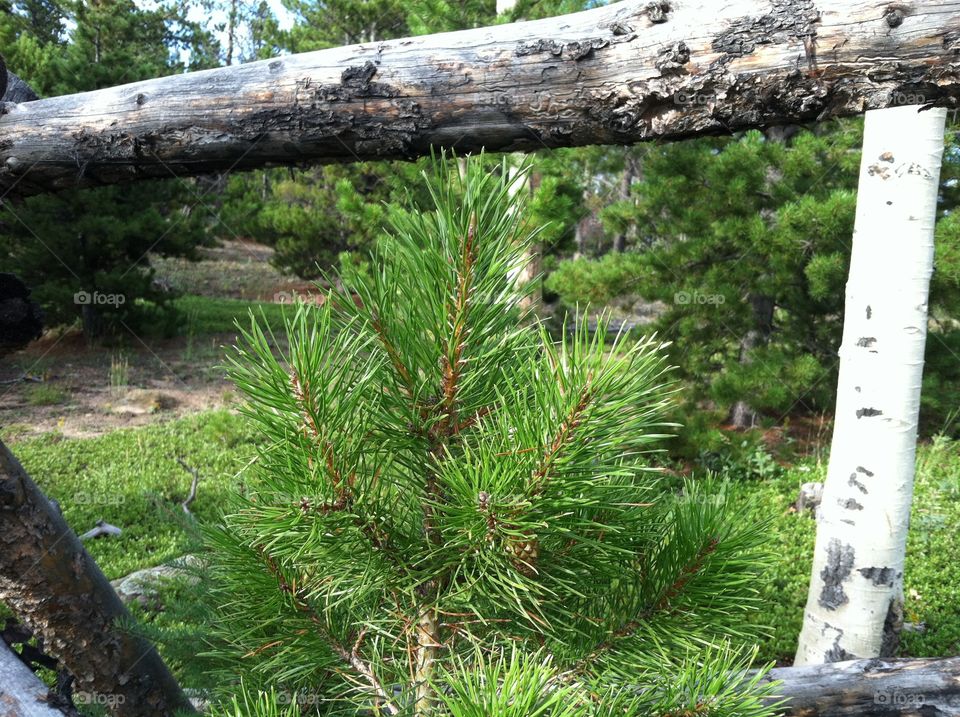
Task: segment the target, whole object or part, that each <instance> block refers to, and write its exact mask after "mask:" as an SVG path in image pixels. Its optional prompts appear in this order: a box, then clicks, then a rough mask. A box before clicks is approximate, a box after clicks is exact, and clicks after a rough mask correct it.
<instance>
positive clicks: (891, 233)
mask: <svg viewBox="0 0 960 717" xmlns="http://www.w3.org/2000/svg"><path fill="white" fill-rule="evenodd" d="M917 109H918V108H917V107H898V108H894V109H885V110H880V111H877V112H868V113H867V117H866V121H865V124H864V138H863V156H862V159H861V164H860V178H859V188H858V192H857V214H856V219H855V222H854V230H853V249H852V253H851V256H850V276H849V279H848V280H847V291H846V304H845V309H844V319H843V339H842V344H841V346H840V375H839V379H838V382H837V408H836V413H835V419H834V428H833V441H832V444H831V448H830V463H829V465H828V468H827V478H826V481H825V482H824V488H823V502H822V503H821V505H820V513H819V518H818V523H817V540H816V546H815V548H814V557H813V571H812V576H811V581H810V592H809V595H808V597H807V606H806V610H805V611H804V622H803V629H802V631H801V634H800V644H799V647H798V648H797V658H796V662H797V664H801V665H803V664H814V663H819V662H839V661H842V660H850V659H854V658H862V657H877V656H884V655H892V654H895V653H894V650H895V649H896V644H897V638H898V635H899V626H900V624H901V623H902V621H903V620H902V616H903V566H904V555H905V551H906V542H907V527H908V525H909V522H910V505H911V500H912V497H913V475H914V462H915V457H916V446H917V417H918V414H919V410H920V385H921V379H922V375H923V356H924V346H925V343H926V337H927V298H928V295H929V291H930V276H931V274H932V273H933V228H934V223H935V221H936V208H937V194H938V188H939V177H940V163H941V159H942V156H943V129H944V120H945V114H946V113H945V111H944V110H943V109H932V110H929V111H927V112H918V111H917Z"/></svg>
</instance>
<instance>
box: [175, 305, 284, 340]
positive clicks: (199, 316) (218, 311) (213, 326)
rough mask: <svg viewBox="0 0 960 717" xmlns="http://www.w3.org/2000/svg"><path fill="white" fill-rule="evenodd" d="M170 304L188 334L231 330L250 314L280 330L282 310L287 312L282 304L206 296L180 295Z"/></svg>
mask: <svg viewBox="0 0 960 717" xmlns="http://www.w3.org/2000/svg"><path fill="white" fill-rule="evenodd" d="M173 303H174V306H175V308H176V309H177V310H178V311H179V312H180V313H181V314H182V315H183V316H184V317H185V324H184V326H183V327H182V333H183V334H185V335H189V336H201V335H203V334H224V333H231V332H235V331H236V329H237V323H238V322H239V323H246V322H248V321H249V317H250V315H251V314H253V315H254V316H256V317H257V319H258V321H260V322H261V323H262V324H263V325H264V326H267V327H269V328H270V329H271V330H274V331H277V332H280V331H282V330H283V326H284V321H283V316H284V313H285V312H286V313H289V312H290V308H289V307H287V306H285V305H283V304H273V303H266V302H259V301H241V300H239V299H214V298H212V297H209V296H181V297H179V298H178V299H175V300H174V302H173Z"/></svg>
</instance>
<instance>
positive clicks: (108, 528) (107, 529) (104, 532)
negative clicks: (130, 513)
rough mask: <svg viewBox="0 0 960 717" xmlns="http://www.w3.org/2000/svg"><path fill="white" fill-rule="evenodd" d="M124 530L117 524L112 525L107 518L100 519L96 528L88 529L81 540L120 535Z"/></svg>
mask: <svg viewBox="0 0 960 717" xmlns="http://www.w3.org/2000/svg"><path fill="white" fill-rule="evenodd" d="M122 532H123V531H122V530H120V528H118V527H117V526H115V525H111V524H110V523H108V522H107V521H105V520H98V521H97V525H96V527H95V528H92V529H91V530H88V531H87V532H86V533H84V534H83V535H81V536H80V540H91V539H93V538H102V537H104V536H109V535H120V533H122Z"/></svg>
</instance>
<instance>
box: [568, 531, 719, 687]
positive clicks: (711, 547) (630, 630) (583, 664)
mask: <svg viewBox="0 0 960 717" xmlns="http://www.w3.org/2000/svg"><path fill="white" fill-rule="evenodd" d="M719 544H720V541H719V540H718V539H717V538H715V537H712V538H710V539H709V540H708V541H707V544H706V545H704V546H703V547H702V548H700V550H699V551H697V554H696V555H695V556H694V558H693V560H691V561H690V562H689V563H688V564H687V565H685V566H684V567H683V569H682V570H681V571H680V574H679V575H678V576H677V578H676V579H675V580H674V581H673V582H672V583H671V584H670V585H669V586H668V587H667V589H666V590H664V591H663V594H662V595H661V596H660V598H659V599H658V600H657V602H656V603H655V604H654V606H653V607H650V608H647V609H646V610H643V611H642V612H641V613H640V615H639V616H638V617H636V618H632V619H630V620H627V621H626V622H625V623H623V624H622V625H621V626H620V627H619V628H617V629H616V630H614V631H613V633H612V634H611V636H610V637H609V638H608V639H606V640H604V641H603V642H601V643H600V644H599V645H597V646H596V647H595V648H594V649H593V650H592V651H591V652H590V654H589V655H587V656H586V657H585V658H583V659H582V660H580V661H578V662H577V664H576V666H575V667H574V668H573V671H574V672H576V673H578V674H582V673H583V672H585V671H587V670H588V669H589V667H590V665H591V664H592V663H593V662H594V661H595V660H597V659H598V658H599V657H600V656H601V655H603V654H604V653H607V652H609V651H610V650H612V649H613V648H614V646H615V645H616V643H617V642H619V641H620V640H622V639H625V638H628V637H630V636H631V635H633V634H634V633H636V631H637V630H638V629H640V626H641V625H642V623H643V622H644V621H645V620H648V619H649V618H650V617H651V616H652V615H653V614H654V613H656V612H662V611H663V610H666V609H667V608H668V607H669V606H670V603H671V602H672V601H673V600H674V599H675V598H676V597H677V596H678V595H679V594H680V593H681V592H682V591H683V589H684V587H686V585H687V584H688V583H689V582H690V580H691V579H692V578H693V577H694V576H695V575H696V574H697V573H699V572H700V570H701V569H702V568H703V564H704V562H705V561H706V559H707V558H708V557H709V556H710V555H712V554H713V553H714V552H715V551H716V549H717V546H718V545H719Z"/></svg>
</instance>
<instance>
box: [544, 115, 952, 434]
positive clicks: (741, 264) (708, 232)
mask: <svg viewBox="0 0 960 717" xmlns="http://www.w3.org/2000/svg"><path fill="white" fill-rule="evenodd" d="M861 128H862V122H860V121H844V122H839V123H835V124H834V125H832V126H831V127H820V128H818V129H817V130H816V131H812V132H811V131H804V132H801V133H799V134H797V135H796V136H795V137H794V138H792V139H791V140H790V141H789V142H782V141H772V140H770V139H769V138H767V137H765V136H764V135H762V134H761V133H759V132H749V133H747V134H746V135H744V136H743V137H740V138H729V139H721V140H715V139H706V140H696V141H691V142H682V143H674V144H669V145H664V146H656V147H651V148H650V149H649V151H648V152H647V154H646V155H645V157H644V160H643V164H642V171H643V180H642V181H640V182H637V183H635V184H634V185H633V189H632V193H631V196H630V199H629V201H628V202H625V203H624V202H621V203H618V204H615V205H611V206H610V207H608V208H607V210H605V212H604V213H603V217H604V220H605V221H606V223H607V225H608V227H611V228H612V229H614V230H615V231H623V230H624V229H625V228H629V229H631V230H632V232H633V235H634V238H633V243H632V246H631V247H629V248H630V249H631V251H628V252H627V253H625V254H611V255H608V256H605V257H603V258H602V259H600V260H590V259H582V260H579V261H574V262H569V263H565V264H563V265H561V267H560V268H559V269H558V271H557V272H556V273H555V274H554V275H553V276H552V277H551V278H550V279H549V281H548V285H549V286H550V287H551V288H552V289H553V290H555V291H557V292H558V293H559V294H560V295H561V296H562V297H563V299H564V300H565V301H566V302H569V303H571V304H573V303H601V304H602V303H606V302H609V301H612V300H614V299H615V298H616V297H621V296H624V295H634V296H640V297H642V298H644V299H646V300H660V301H662V302H664V304H665V310H664V311H663V313H662V315H661V316H660V317H659V319H658V322H657V328H658V329H659V330H660V331H661V332H662V333H663V335H664V336H665V337H666V338H669V339H671V340H672V341H673V346H674V347H675V348H674V350H672V352H671V360H672V361H673V362H675V363H676V364H678V365H679V366H680V368H681V372H682V375H683V377H684V378H685V379H687V381H688V382H689V384H690V386H691V387H692V388H693V391H692V392H691V393H690V394H689V398H690V400H691V401H692V402H695V403H700V402H702V401H704V400H707V401H709V402H710V403H711V404H712V405H714V406H716V407H718V408H719V409H720V410H721V411H722V412H723V413H725V414H727V415H728V416H730V417H731V418H733V417H735V416H736V413H737V411H736V410H734V409H735V408H736V407H737V406H738V404H742V403H743V402H748V403H749V406H750V407H751V408H752V409H754V410H755V411H759V412H760V413H761V414H765V415H767V416H769V417H771V418H782V417H783V416H784V414H786V413H788V412H790V411H798V410H811V411H812V410H816V411H823V410H831V409H832V407H833V395H834V394H833V391H834V387H835V385H836V367H837V360H836V351H837V347H838V346H839V342H840V331H841V320H842V308H843V295H844V291H843V287H844V282H845V281H846V276H847V268H848V263H849V246H850V240H851V236H852V231H853V215H854V209H855V206H856V193H855V190H856V173H857V167H858V163H859V147H860V141H861V135H862V129H861ZM948 155H949V152H948ZM952 224H953V220H952V219H951V221H950V222H944V226H943V231H942V232H941V237H939V240H938V265H937V272H938V279H937V280H936V281H935V282H934V288H933V291H932V300H933V301H934V303H935V304H936V305H937V306H943V307H948V306H949V305H950V304H951V303H952V304H953V306H956V302H957V299H958V298H960V292H958V291H957V288H958V284H957V281H956V275H957V270H956V266H958V265H960V263H958V262H957V261H956V257H955V256H954V257H952V258H951V257H950V256H949V253H950V251H951V250H950V249H949V242H947V241H945V236H944V233H945V232H952V231H955V230H954V229H953V228H952ZM954 254H955V252H954ZM951 287H952V288H951ZM936 313H937V310H936V309H934V314H936ZM945 313H947V314H949V313H950V310H949V309H948V310H947V311H946V312H945ZM954 315H955V314H954ZM947 340H948V339H946V338H944V339H943V340H941V337H932V338H931V341H930V347H931V350H933V351H935V352H936V351H938V346H939V347H941V348H942V347H943V345H944V341H947ZM701 405H702V404H701ZM941 415H942V414H941ZM747 422H749V421H747Z"/></svg>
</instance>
